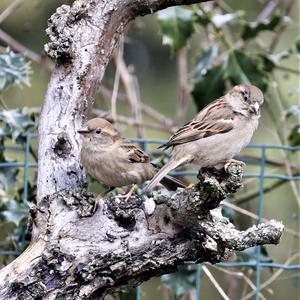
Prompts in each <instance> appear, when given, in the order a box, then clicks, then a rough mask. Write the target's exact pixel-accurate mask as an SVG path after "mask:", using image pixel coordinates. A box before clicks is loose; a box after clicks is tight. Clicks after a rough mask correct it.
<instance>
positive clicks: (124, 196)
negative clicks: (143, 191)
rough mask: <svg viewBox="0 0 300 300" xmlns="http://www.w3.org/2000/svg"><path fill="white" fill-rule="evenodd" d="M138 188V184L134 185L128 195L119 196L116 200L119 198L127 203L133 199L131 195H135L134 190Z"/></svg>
mask: <svg viewBox="0 0 300 300" xmlns="http://www.w3.org/2000/svg"><path fill="white" fill-rule="evenodd" d="M136 187H137V184H133V185H132V187H131V189H130V190H129V192H128V193H127V194H125V195H117V196H116V198H118V199H124V200H125V201H127V200H128V199H129V198H130V197H131V195H132V193H133V191H134V189H135V188H136Z"/></svg>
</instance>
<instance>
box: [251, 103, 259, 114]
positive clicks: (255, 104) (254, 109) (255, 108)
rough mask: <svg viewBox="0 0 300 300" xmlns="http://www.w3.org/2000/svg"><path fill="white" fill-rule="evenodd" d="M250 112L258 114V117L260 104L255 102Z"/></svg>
mask: <svg viewBox="0 0 300 300" xmlns="http://www.w3.org/2000/svg"><path fill="white" fill-rule="evenodd" d="M249 111H250V112H252V113H254V114H256V115H258V113H259V104H258V102H255V103H254V104H252V105H250V107H249Z"/></svg>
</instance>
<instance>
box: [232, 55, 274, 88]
mask: <svg viewBox="0 0 300 300" xmlns="http://www.w3.org/2000/svg"><path fill="white" fill-rule="evenodd" d="M257 58H259V57H257ZM226 72H227V74H226V77H227V79H228V80H229V81H230V82H231V83H232V84H233V85H236V84H241V83H244V84H253V85H256V86H257V87H259V88H260V89H261V90H262V91H263V92H265V91H266V90H267V87H268V78H267V76H266V74H265V73H264V72H263V71H262V70H261V69H260V68H259V63H258V61H255V60H253V59H252V57H250V56H249V55H247V54H245V53H244V52H241V51H238V50H232V51H231V52H230V53H229V56H228V60H227V67H226Z"/></svg>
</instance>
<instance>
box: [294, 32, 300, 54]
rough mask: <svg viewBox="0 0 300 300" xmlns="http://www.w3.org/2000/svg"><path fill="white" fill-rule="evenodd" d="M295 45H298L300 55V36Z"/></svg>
mask: <svg viewBox="0 0 300 300" xmlns="http://www.w3.org/2000/svg"><path fill="white" fill-rule="evenodd" d="M295 45H296V50H297V52H298V53H300V35H299V36H298V38H297V39H296V42H295Z"/></svg>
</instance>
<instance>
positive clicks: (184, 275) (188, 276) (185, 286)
mask: <svg viewBox="0 0 300 300" xmlns="http://www.w3.org/2000/svg"><path fill="white" fill-rule="evenodd" d="M161 282H162V284H164V285H165V286H166V287H168V288H169V289H170V290H171V292H172V294H173V296H174V299H175V300H179V299H181V298H182V297H183V296H184V295H186V294H187V293H188V292H189V291H190V290H191V289H193V288H194V287H195V284H196V270H195V266H194V265H184V266H180V267H179V268H178V272H177V273H173V274H166V275H163V276H161Z"/></svg>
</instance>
